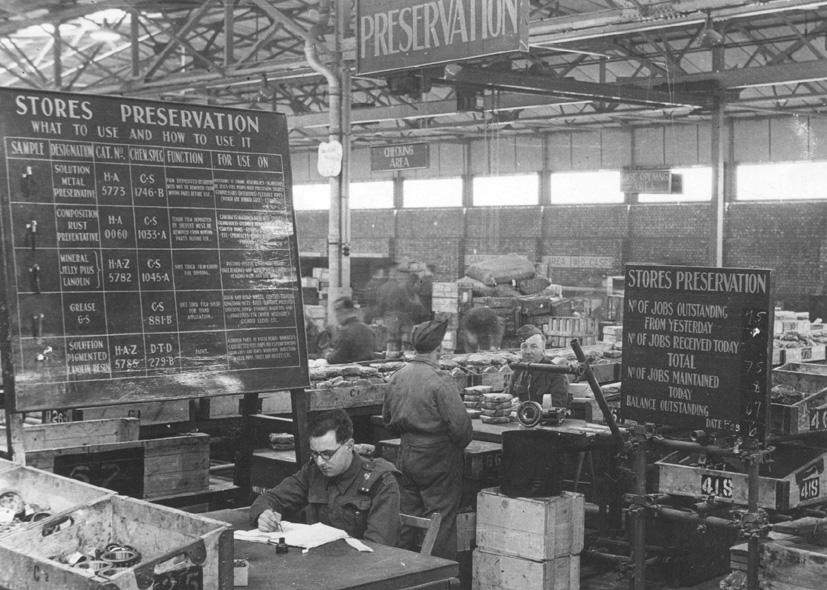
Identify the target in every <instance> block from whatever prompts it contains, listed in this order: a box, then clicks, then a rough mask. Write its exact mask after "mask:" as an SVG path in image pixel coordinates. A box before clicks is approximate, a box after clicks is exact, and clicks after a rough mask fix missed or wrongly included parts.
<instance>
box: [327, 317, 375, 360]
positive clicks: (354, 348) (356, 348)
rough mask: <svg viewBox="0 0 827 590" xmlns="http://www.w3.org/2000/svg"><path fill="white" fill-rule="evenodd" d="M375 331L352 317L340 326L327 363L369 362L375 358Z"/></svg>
mask: <svg viewBox="0 0 827 590" xmlns="http://www.w3.org/2000/svg"><path fill="white" fill-rule="evenodd" d="M373 342H374V336H373V331H372V330H371V329H370V328H369V327H368V326H366V325H365V324H364V322H361V321H359V319H358V318H355V317H352V318H348V319H347V320H345V322H344V323H343V324H342V325H341V326H339V331H338V333H337V334H336V337H335V338H334V339H333V344H332V346H333V351H332V352H331V353H330V354H328V355H327V362H328V363H330V364H331V365H339V364H344V363H353V362H356V361H369V360H371V359H372V358H373Z"/></svg>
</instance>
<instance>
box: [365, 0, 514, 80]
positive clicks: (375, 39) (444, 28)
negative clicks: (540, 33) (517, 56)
mask: <svg viewBox="0 0 827 590" xmlns="http://www.w3.org/2000/svg"><path fill="white" fill-rule="evenodd" d="M528 9H529V1H528V0H438V1H436V2H433V1H428V2H425V1H420V2H416V1H414V2H411V0H357V2H356V15H357V31H356V71H357V74H359V75H365V74H376V73H379V72H392V71H394V70H405V69H410V68H415V67H421V66H425V65H432V64H439V63H447V62H456V61H462V60H465V59H473V58H478V57H484V56H487V55H494V54H497V53H508V52H512V51H528Z"/></svg>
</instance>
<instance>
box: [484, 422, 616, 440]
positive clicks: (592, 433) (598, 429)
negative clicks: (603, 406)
mask: <svg viewBox="0 0 827 590" xmlns="http://www.w3.org/2000/svg"><path fill="white" fill-rule="evenodd" d="M471 423H472V426H473V427H474V440H482V441H486V442H493V443H502V441H503V432H505V431H507V430H520V429H521V428H523V426H520V424H519V423H518V422H509V423H508V424H485V423H484V422H482V421H480V420H472V421H471ZM537 428H538V429H544V430H553V431H555V432H561V433H565V434H571V435H572V436H585V437H586V438H589V439H594V441H593V442H594V443H598V442H599V443H600V445H601V446H602V444H603V443H604V442H605V443H606V444H607V445H612V444H614V443H613V442H612V441H611V436H612V432H611V430H609V427H608V426H604V425H603V424H594V423H593V422H586V421H585V420H576V419H566V420H565V421H564V422H563V424H561V425H560V426H538V427H537ZM604 439H605V440H604Z"/></svg>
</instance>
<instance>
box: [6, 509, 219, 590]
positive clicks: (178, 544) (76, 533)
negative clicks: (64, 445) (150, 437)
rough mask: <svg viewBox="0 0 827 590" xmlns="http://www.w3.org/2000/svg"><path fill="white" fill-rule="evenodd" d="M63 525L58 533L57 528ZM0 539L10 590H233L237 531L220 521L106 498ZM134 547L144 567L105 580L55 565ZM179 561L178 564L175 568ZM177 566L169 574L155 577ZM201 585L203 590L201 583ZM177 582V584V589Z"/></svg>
mask: <svg viewBox="0 0 827 590" xmlns="http://www.w3.org/2000/svg"><path fill="white" fill-rule="evenodd" d="M61 521H65V522H66V523H68V526H66V525H63V526H61V527H59V528H58V529H57V530H55V531H54V532H51V533H49V531H50V529H54V527H55V524H56V523H57V522H61ZM35 524H36V525H37V526H35V527H33V528H31V529H27V530H21V531H17V532H15V533H14V534H11V535H9V536H7V537H5V538H3V539H2V540H0V563H2V564H3V567H2V568H0V587H3V588H7V589H8V590H42V589H43V588H46V587H48V588H54V589H58V588H59V589H60V590H74V589H84V590H86V589H88V590H93V589H94V590H99V589H100V588H104V587H106V588H111V589H112V590H116V589H119V588H120V589H124V590H127V589H128V590H135V589H136V588H148V587H154V588H172V587H175V588H203V589H204V590H229V589H230V588H232V583H233V535H232V528H231V527H230V526H229V525H227V524H225V523H222V522H218V521H215V520H211V519H207V518H203V517H200V516H196V515H193V514H187V513H186V512H181V511H179V510H175V509H173V508H167V507H165V506H157V505H154V504H150V503H148V502H143V501H140V500H135V499H132V498H124V497H122V496H108V497H105V498H99V499H97V500H94V501H92V502H89V503H87V504H86V505H84V506H81V507H78V508H74V509H72V510H70V511H67V512H64V513H63V514H62V515H61V516H56V517H53V518H50V519H47V520H43V521H40V522H37V523H35ZM110 542H117V543H122V544H125V545H129V546H131V547H134V548H135V549H136V550H137V551H139V552H140V554H141V557H142V559H141V562H140V563H139V564H137V565H135V566H132V567H130V568H127V571H124V572H121V573H118V574H116V575H115V576H113V577H112V578H111V579H109V580H107V579H104V578H100V577H96V576H89V575H88V574H85V573H83V572H82V571H80V570H77V569H74V568H70V567H68V566H66V565H63V564H61V563H59V562H58V561H54V560H52V559H50V558H52V557H59V556H67V555H70V554H72V553H74V552H76V551H80V552H82V553H85V552H87V551H90V550H94V549H95V548H98V547H104V546H105V545H106V544H107V543H110ZM173 560H179V563H177V564H176V562H175V561H173ZM163 564H166V567H170V568H172V567H173V564H176V565H175V566H174V569H172V570H171V571H170V572H168V573H155V572H156V565H160V566H161V567H160V568H158V571H162V570H163V569H165V567H164V565H163ZM197 579H201V580H202V583H203V585H198V584H196V583H195V582H196V580H197ZM173 582H175V583H173Z"/></svg>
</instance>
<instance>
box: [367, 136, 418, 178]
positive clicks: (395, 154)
mask: <svg viewBox="0 0 827 590" xmlns="http://www.w3.org/2000/svg"><path fill="white" fill-rule="evenodd" d="M430 166H431V158H430V150H429V149H428V144H427V143H409V144H407V145H386V146H383V147H372V148H370V169H371V171H372V172H386V171H389V170H414V169H417V168H429V167H430Z"/></svg>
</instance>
